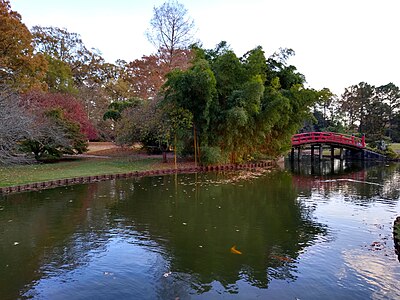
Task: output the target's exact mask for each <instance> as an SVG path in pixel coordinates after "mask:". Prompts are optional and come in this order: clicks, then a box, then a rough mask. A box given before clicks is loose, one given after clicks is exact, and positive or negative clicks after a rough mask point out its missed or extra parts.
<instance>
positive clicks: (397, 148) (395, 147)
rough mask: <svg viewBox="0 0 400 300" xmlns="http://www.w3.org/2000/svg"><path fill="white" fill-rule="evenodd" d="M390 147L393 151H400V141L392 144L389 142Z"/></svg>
mask: <svg viewBox="0 0 400 300" xmlns="http://www.w3.org/2000/svg"><path fill="white" fill-rule="evenodd" d="M390 147H391V148H392V149H393V150H394V151H395V152H397V153H399V152H400V143H393V144H390Z"/></svg>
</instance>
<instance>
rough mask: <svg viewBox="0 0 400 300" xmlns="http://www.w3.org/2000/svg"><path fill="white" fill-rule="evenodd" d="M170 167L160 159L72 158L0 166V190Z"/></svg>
mask: <svg viewBox="0 0 400 300" xmlns="http://www.w3.org/2000/svg"><path fill="white" fill-rule="evenodd" d="M168 167H171V165H170V164H162V163H161V160H160V158H159V157H156V158H151V157H135V158H134V157H125V158H124V157H113V158H108V159H107V158H73V159H69V160H64V161H60V162H56V163H49V164H33V165H22V166H8V167H1V166H0V187H6V186H14V185H20V184H27V183H33V182H41V181H48V180H55V179H64V178H72V177H81V176H82V177H83V176H93V175H102V174H117V173H128V172H134V171H143V170H152V169H161V168H168Z"/></svg>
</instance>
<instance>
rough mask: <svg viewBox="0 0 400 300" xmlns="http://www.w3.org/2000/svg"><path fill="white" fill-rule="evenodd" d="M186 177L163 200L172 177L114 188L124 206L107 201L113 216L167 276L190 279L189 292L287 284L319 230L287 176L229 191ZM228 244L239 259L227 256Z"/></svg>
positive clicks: (214, 181) (216, 183)
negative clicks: (155, 252) (157, 256)
mask: <svg viewBox="0 0 400 300" xmlns="http://www.w3.org/2000/svg"><path fill="white" fill-rule="evenodd" d="M193 178H194V175H193V176H182V177H178V181H179V185H178V187H177V191H176V197H171V198H170V196H171V195H174V194H175V193H174V183H173V177H163V179H162V180H161V181H160V179H158V178H156V177H153V178H145V179H143V180H142V181H141V182H140V183H139V184H137V185H135V189H133V191H132V190H128V189H126V188H123V187H122V186H120V187H119V188H118V189H123V190H125V191H127V193H131V194H130V195H126V196H127V198H129V201H119V202H116V203H115V207H114V209H113V210H112V211H113V214H114V218H117V219H124V220H125V222H126V223H127V224H131V223H132V221H133V222H134V223H135V230H137V231H139V232H140V233H141V234H143V235H145V236H147V237H148V238H150V239H152V240H154V241H156V242H157V243H158V244H160V245H161V246H162V247H164V248H165V249H166V251H167V253H169V254H168V255H169V256H170V257H169V258H168V259H169V260H170V265H171V270H173V271H174V272H178V273H186V274H192V278H191V287H192V288H193V289H195V290H196V291H197V292H202V291H206V290H207V289H208V288H210V285H211V283H212V281H213V280H216V281H218V282H220V283H221V284H222V285H223V286H224V287H225V288H226V289H228V288H229V289H232V285H234V284H235V283H236V282H237V281H238V280H239V279H242V280H243V279H244V280H246V281H247V282H249V283H250V284H251V285H253V286H256V287H260V288H266V287H267V286H268V282H269V281H270V278H271V277H272V278H279V279H289V280H290V279H294V278H295V275H294V271H295V269H296V264H295V260H296V258H297V256H298V254H299V251H301V250H302V249H304V248H305V247H306V246H308V245H310V244H311V243H312V242H313V240H315V239H316V237H317V236H318V235H320V234H324V232H325V231H324V229H323V228H322V227H321V226H320V225H319V224H316V223H315V222H313V221H312V220H311V218H310V216H309V214H308V211H307V208H305V207H304V206H302V205H301V204H300V203H299V202H297V201H296V196H297V195H296V193H295V192H294V191H293V189H292V187H291V184H292V181H291V176H290V175H289V174H287V173H279V174H276V173H274V175H273V176H262V177H260V178H258V179H254V180H251V181H242V182H236V183H235V184H234V185H233V184H220V183H219V182H220V179H221V176H220V177H219V176H218V175H215V176H214V177H213V175H212V174H211V175H207V176H206V178H202V179H201V180H200V184H197V185H196V184H195V183H194V182H193ZM223 178H226V177H225V176H223ZM207 179H208V181H207ZM119 184H121V185H123V184H124V182H119ZM160 184H163V186H162V188H160V187H157V188H155V187H154V185H157V186H160ZM167 189H168V190H167ZM149 207H151V212H150V213H149ZM233 245H237V248H238V249H240V251H241V252H242V253H243V254H242V255H234V254H231V253H230V251H229V249H230V248H231V247H232V246H233ZM280 258H284V260H281V259H280ZM233 289H234V288H233Z"/></svg>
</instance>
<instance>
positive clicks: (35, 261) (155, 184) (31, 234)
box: [0, 162, 400, 299]
mask: <svg viewBox="0 0 400 300" xmlns="http://www.w3.org/2000/svg"><path fill="white" fill-rule="evenodd" d="M329 163H330V162H329ZM334 163H335V164H336V162H334ZM329 167H331V166H329V165H328V166H325V165H322V166H314V167H313V166H307V165H300V166H298V167H296V168H297V169H296V168H295V172H294V174H291V173H289V172H274V173H265V174H262V173H245V172H241V173H208V174H191V175H171V176H162V177H148V178H142V179H137V180H135V179H129V180H128V179H127V180H114V181H109V182H101V183H96V184H89V185H79V186H74V187H67V188H57V189H53V190H46V191H42V192H32V193H23V194H15V195H9V196H6V197H3V198H0V257H1V260H0V294H1V295H2V299H15V298H18V297H20V296H21V295H22V296H23V297H38V298H45V299H64V298H73V299H87V298H101V299H112V298H133V299H135V298H136V299H175V298H176V297H179V299H191V298H201V299H210V298H213V299H214V298H220V297H222V296H223V297H229V296H232V297H239V298H242V299H253V298H258V297H264V298H265V297H271V298H276V299H281V298H286V299H287V298H292V299H294V298H303V299H321V295H324V296H325V297H324V299H329V298H332V297H331V296H330V295H335V297H341V296H342V297H344V298H345V297H346V296H347V297H351V298H359V297H364V298H368V297H372V296H373V295H375V296H376V295H378V296H379V295H382V294H383V293H384V292H385V291H386V290H385V289H383V288H381V286H382V285H383V284H387V285H388V286H389V287H388V289H389V290H390V292H388V295H397V294H398V293H399V290H398V289H396V288H395V287H393V286H392V284H393V282H395V281H396V280H400V278H399V276H398V275H396V272H398V271H399V268H398V267H396V266H395V265H392V264H391V263H392V261H391V260H390V261H389V262H388V261H387V260H388V258H391V252H390V251H392V252H393V247H390V245H386V244H385V243H390V241H391V240H392V239H391V232H390V230H389V231H388V229H386V227H384V226H383V225H382V226H383V227H382V228H381V227H379V226H378V225H379V224H381V223H382V222H383V223H384V222H385V221H384V220H385V219H386V218H387V217H388V216H390V218H388V220H389V222H392V219H393V218H392V217H391V216H392V215H393V214H395V213H396V211H397V210H398V206H399V205H398V198H399V192H398V191H399V187H400V186H399V180H398V179H399V173H400V172H399V167H398V166H396V165H395V166H389V167H386V166H382V167H378V168H376V167H373V168H368V169H363V168H361V167H355V166H348V165H345V164H343V165H337V168H336V167H335V168H334V169H333V170H334V172H332V169H329ZM317 170H318V171H317ZM336 170H338V171H336ZM317 172H319V173H317ZM332 173H333V175H332ZM307 174H309V175H307ZM311 174H313V175H311ZM317 174H320V175H317ZM365 182H370V183H374V184H365ZM371 204H374V205H371ZM356 231H357V234H356V235H355V234H354V233H355V232H356ZM388 237H390V238H388ZM375 242H376V243H379V244H380V245H385V247H384V249H385V250H382V251H381V249H380V248H379V251H378V250H376V249H375V248H374V249H372V248H371V247H370V245H371V244H373V243H375ZM16 243H17V244H16ZM373 245H377V244H373ZM382 249H383V248H382ZM389 249H391V250H389ZM370 253H373V254H374V259H373V260H371V259H369V257H368V255H369V254H370ZM382 253H384V254H385V255H387V256H383V254H382ZM381 254H382V255H381ZM379 255H381V256H379ZM357 260H359V261H357ZM367 261H370V262H371V265H372V266H373V267H371V268H369V267H368V268H367V267H365V268H362V269H360V267H359V266H361V265H362V262H365V263H366V262H367ZM388 263H389V265H390V269H391V270H392V271H391V272H392V273H391V275H390V276H384V274H382V271H381V269H380V268H379V267H378V266H381V265H382V266H383V265H388ZM365 266H368V264H365ZM363 272H364V273H363ZM367 272H372V273H376V274H373V275H371V276H369V277H368V280H367V279H366V277H367V276H366V274H367ZM338 276H339V277H338ZM338 278H339V279H338ZM360 278H361V279H362V280H361V279H360ZM338 280H339V281H340V284H341V286H342V288H340V287H338V286H337V281H338ZM360 280H361V281H360ZM316 281H317V282H319V284H318V286H317V287H315V282H316ZM369 281H372V283H371V282H369ZM360 282H362V284H364V286H365V288H364V287H360V286H357V284H359V283H360ZM332 299H334V298H332Z"/></svg>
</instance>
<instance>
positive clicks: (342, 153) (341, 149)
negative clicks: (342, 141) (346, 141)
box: [340, 147, 344, 160]
mask: <svg viewBox="0 0 400 300" xmlns="http://www.w3.org/2000/svg"><path fill="white" fill-rule="evenodd" d="M340 160H344V149H343V147H342V148H340Z"/></svg>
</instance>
